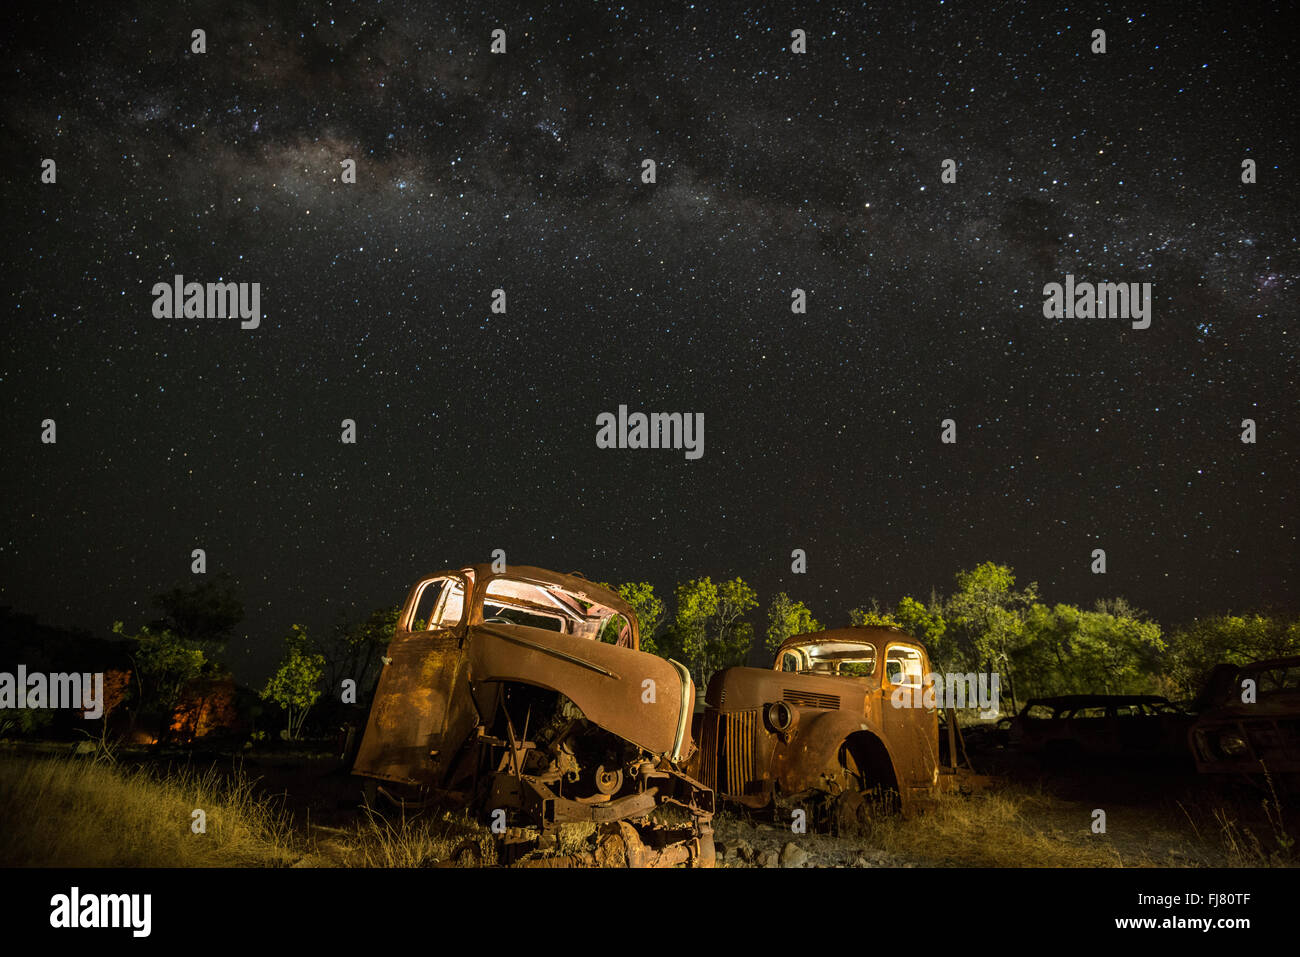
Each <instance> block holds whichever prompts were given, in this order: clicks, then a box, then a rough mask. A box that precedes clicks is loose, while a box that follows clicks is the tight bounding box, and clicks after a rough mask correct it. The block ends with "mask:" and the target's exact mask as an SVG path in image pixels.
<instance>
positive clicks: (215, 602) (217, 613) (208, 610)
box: [150, 574, 244, 657]
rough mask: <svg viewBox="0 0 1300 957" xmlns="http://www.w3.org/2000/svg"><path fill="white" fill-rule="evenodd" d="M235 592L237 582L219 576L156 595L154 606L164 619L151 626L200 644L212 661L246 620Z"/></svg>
mask: <svg viewBox="0 0 1300 957" xmlns="http://www.w3.org/2000/svg"><path fill="white" fill-rule="evenodd" d="M235 589H236V586H235V581H234V579H232V578H231V577H230V576H229V575H226V574H218V575H214V576H213V577H211V578H205V579H203V580H202V581H199V582H197V583H195V584H191V585H181V586H179V587H177V588H173V589H171V590H170V591H166V592H163V593H162V594H161V595H155V596H154V599H153V603H154V606H155V607H156V608H158V609H159V610H160V611H161V612H162V613H163V616H162V618H160V619H159V620H157V621H155V622H151V623H150V624H151V626H152V627H153V628H154V629H155V630H158V631H170V632H173V633H175V634H177V635H179V636H180V637H182V638H184V639H185V640H186V641H192V642H197V643H198V644H199V646H200V647H203V648H204V650H205V652H206V653H207V655H208V657H213V656H214V654H216V653H217V652H219V651H220V649H221V648H222V647H223V646H224V645H225V644H226V642H227V641H229V640H230V638H231V636H232V634H233V633H234V629H235V626H236V625H238V624H239V623H240V622H241V621H243V620H244V605H243V603H242V602H241V601H240V600H239V598H238V596H237V594H236V590H235Z"/></svg>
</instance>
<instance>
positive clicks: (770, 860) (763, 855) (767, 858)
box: [758, 848, 781, 867]
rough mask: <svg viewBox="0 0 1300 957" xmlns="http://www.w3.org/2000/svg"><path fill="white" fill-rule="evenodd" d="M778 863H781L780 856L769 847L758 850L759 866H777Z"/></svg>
mask: <svg viewBox="0 0 1300 957" xmlns="http://www.w3.org/2000/svg"><path fill="white" fill-rule="evenodd" d="M780 863H781V858H780V856H779V855H778V854H777V853H776V851H774V850H772V849H771V848H768V849H767V850H765V851H759V852H758V866H759V867H778V866H780Z"/></svg>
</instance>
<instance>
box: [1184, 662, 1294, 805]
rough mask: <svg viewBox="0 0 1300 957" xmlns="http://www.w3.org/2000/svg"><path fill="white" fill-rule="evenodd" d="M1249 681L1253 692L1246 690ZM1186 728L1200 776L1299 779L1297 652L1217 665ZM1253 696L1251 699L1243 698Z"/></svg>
mask: <svg viewBox="0 0 1300 957" xmlns="http://www.w3.org/2000/svg"><path fill="white" fill-rule="evenodd" d="M1248 681H1250V682H1253V685H1251V686H1250V689H1251V690H1252V691H1253V694H1249V695H1248V694H1246V693H1245V692H1246V689H1247V685H1246V683H1247V682H1248ZM1203 698H1204V699H1205V703H1206V705H1207V707H1206V710H1204V711H1202V713H1201V715H1200V717H1198V718H1197V719H1196V723H1195V724H1194V725H1193V726H1192V728H1191V730H1190V731H1189V732H1188V742H1189V744H1190V746H1191V749H1192V754H1193V756H1194V757H1195V758H1196V770H1197V771H1199V772H1200V773H1202V774H1239V775H1245V776H1249V777H1262V776H1263V775H1264V774H1265V773H1267V774H1269V775H1278V776H1279V777H1282V778H1284V779H1289V780H1288V781H1287V782H1286V783H1288V784H1290V785H1292V786H1294V785H1295V783H1296V780H1295V779H1296V778H1297V777H1300V656H1294V657H1289V658H1273V659H1270V660H1267V661H1256V662H1253V663H1252V664H1248V665H1243V666H1239V667H1235V668H1234V667H1231V666H1224V665H1221V666H1219V667H1218V668H1216V669H1215V674H1214V676H1213V677H1212V679H1211V682H1210V684H1209V685H1208V686H1207V689H1206V693H1205V695H1203ZM1243 699H1253V700H1243Z"/></svg>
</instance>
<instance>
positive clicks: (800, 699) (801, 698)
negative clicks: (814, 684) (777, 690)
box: [781, 688, 840, 711]
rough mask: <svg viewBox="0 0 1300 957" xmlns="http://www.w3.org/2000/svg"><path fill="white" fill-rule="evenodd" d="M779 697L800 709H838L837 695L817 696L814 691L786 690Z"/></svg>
mask: <svg viewBox="0 0 1300 957" xmlns="http://www.w3.org/2000/svg"><path fill="white" fill-rule="evenodd" d="M781 697H782V698H783V699H784V700H785V701H786V702H787V703H789V704H794V705H799V706H800V707H801V708H828V709H829V710H831V711H838V710H839V709H840V696H839V695H834V694H818V693H817V692H815V691H795V690H794V689H793V688H786V689H785V691H784V692H783V693H782V695H781Z"/></svg>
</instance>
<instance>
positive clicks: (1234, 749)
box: [1214, 731, 1250, 758]
mask: <svg viewBox="0 0 1300 957" xmlns="http://www.w3.org/2000/svg"><path fill="white" fill-rule="evenodd" d="M1214 743H1215V745H1216V746H1217V747H1218V749H1219V753H1221V754H1223V755H1224V756H1225V757H1229V758H1237V757H1241V755H1243V754H1245V753H1246V752H1247V751H1249V750H1250V749H1249V748H1248V747H1247V745H1246V739H1245V738H1243V737H1242V736H1241V735H1240V734H1239V733H1237V732H1236V731H1220V732H1219V736H1218V737H1217V738H1216V739H1215V742H1214Z"/></svg>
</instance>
